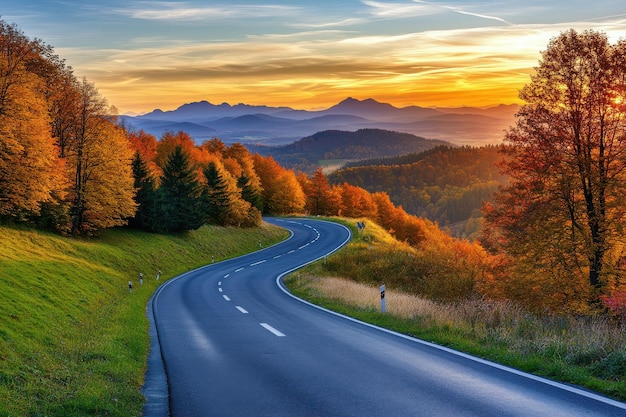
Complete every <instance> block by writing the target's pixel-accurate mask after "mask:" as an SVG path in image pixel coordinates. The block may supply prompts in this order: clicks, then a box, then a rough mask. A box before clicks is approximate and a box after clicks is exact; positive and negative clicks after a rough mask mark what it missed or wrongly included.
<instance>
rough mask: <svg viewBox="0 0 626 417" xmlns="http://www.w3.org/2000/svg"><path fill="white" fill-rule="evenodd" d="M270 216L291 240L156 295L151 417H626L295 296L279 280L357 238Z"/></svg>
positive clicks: (614, 405) (580, 395)
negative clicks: (321, 307)
mask: <svg viewBox="0 0 626 417" xmlns="http://www.w3.org/2000/svg"><path fill="white" fill-rule="evenodd" d="M268 221H270V222H272V223H275V224H278V225H280V226H283V227H285V228H287V229H289V230H290V231H291V232H292V236H291V238H290V239H288V240H286V241H285V242H282V243H280V244H278V245H275V246H272V247H269V248H266V249H264V250H260V251H258V252H255V253H252V254H249V255H246V256H243V257H240V258H236V259H232V260H228V261H224V262H219V263H215V264H212V265H209V266H208V267H205V268H201V269H198V270H195V271H191V272H189V273H187V274H184V275H182V276H180V277H179V278H176V279H174V280H170V281H169V282H167V283H166V284H164V285H163V286H161V287H160V289H159V290H158V291H157V292H156V293H155V295H154V297H153V300H152V303H151V305H150V311H149V314H150V315H151V317H152V321H153V325H154V326H153V333H152V335H153V349H152V354H151V359H150V362H149V364H148V373H147V376H146V386H145V388H144V393H145V394H146V397H147V399H148V403H147V406H146V408H145V409H144V415H145V416H146V417H153V416H158V415H163V416H167V415H168V412H169V413H170V415H171V416H174V417H194V416H202V417H228V416H236V417H257V416H258V417H262V416H271V417H279V416H281V417H282V416H284V417H306V416H316V417H317V416H319V417H322V416H323V417H341V416H354V417H366V416H382V417H386V416H390V417H391V416H394V417H395V416H481V417H485V416H507V417H508V416H533V417H537V416H549V417H556V416H564V417H565V416H566V417H572V416H585V417H588V416H603V417H608V416H626V404H624V403H620V402H617V401H612V400H609V399H606V398H604V397H601V396H599V395H596V394H594V393H590V392H587V391H583V390H580V389H577V388H574V387H568V386H565V385H562V384H558V383H554V382H551V381H548V380H545V379H542V378H537V377H534V376H530V375H528V374H525V373H522V372H519V371H515V370H512V369H510V368H506V367H503V366H499V365H496V364H493V363H491V362H487V361H483V360H480V359H477V358H473V357H471V356H468V355H464V354H460V353H458V352H454V351H452V350H449V349H445V348H441V347H438V346H435V345H432V344H430V343H427V342H422V341H419V340H417V339H413V338H410V337H406V336H402V335H398V334H396V333H393V332H389V331H385V330H382V329H379V328H376V327H374V326H370V325H366V324H363V323H360V322H357V321H354V320H350V319H347V318H345V317H342V316H340V315H337V314H334V313H331V312H328V311H326V310H323V309H320V308H317V307H315V306H312V305H310V304H308V303H305V302H302V301H300V300H298V299H296V298H294V297H293V296H291V295H289V294H288V292H287V291H286V290H284V289H283V288H282V287H281V285H280V277H281V276H283V275H284V274H285V273H287V272H288V271H291V270H293V269H295V268H298V267H300V266H302V265H304V264H306V263H308V262H311V261H312V260H315V259H320V258H323V257H324V256H325V255H326V254H328V253H330V252H332V251H334V250H336V248H338V247H340V246H342V245H343V244H344V243H346V242H347V240H348V239H349V238H350V233H349V231H348V230H347V229H346V228H344V227H343V226H340V225H337V224H334V223H329V222H324V221H317V220H311V219H292V220H289V219H268ZM387 302H388V303H390V302H392V300H388V301H387ZM157 336H158V337H157ZM162 363H163V364H164V365H165V366H164V370H165V372H161V369H163V367H162V366H161V365H162Z"/></svg>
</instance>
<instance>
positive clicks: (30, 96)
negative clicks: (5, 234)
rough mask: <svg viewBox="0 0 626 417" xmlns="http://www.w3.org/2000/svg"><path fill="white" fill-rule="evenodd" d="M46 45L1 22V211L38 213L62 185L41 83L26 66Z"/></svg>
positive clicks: (18, 215)
mask: <svg viewBox="0 0 626 417" xmlns="http://www.w3.org/2000/svg"><path fill="white" fill-rule="evenodd" d="M42 49H45V46H43V45H41V44H40V43H39V42H35V41H30V40H29V39H28V38H27V37H26V36H25V35H24V34H23V33H22V32H20V31H19V30H18V29H17V28H16V27H15V26H14V25H7V24H6V23H4V22H3V21H0V215H2V216H10V217H13V218H22V217H24V216H29V215H33V214H34V215H38V214H39V212H40V209H41V205H42V204H43V203H46V202H49V201H51V200H52V199H53V194H54V193H55V192H61V190H62V188H63V185H64V176H63V172H62V163H61V162H60V161H59V159H58V148H57V147H56V146H55V145H54V141H53V139H52V136H51V133H50V125H49V117H48V108H47V102H46V97H45V94H44V91H45V88H44V86H45V82H44V80H42V79H41V77H39V76H38V75H37V74H35V73H33V72H32V71H30V70H29V67H32V66H34V65H33V62H39V61H40V60H42V57H41V55H40V51H41V50H42Z"/></svg>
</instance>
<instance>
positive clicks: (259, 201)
mask: <svg viewBox="0 0 626 417" xmlns="http://www.w3.org/2000/svg"><path fill="white" fill-rule="evenodd" d="M237 187H239V189H241V198H243V199H244V200H245V201H247V202H249V203H250V204H252V207H256V209H257V210H259V211H260V212H261V213H262V212H263V196H262V195H261V191H260V190H259V189H258V188H256V187H254V186H252V184H251V181H250V178H248V176H247V175H246V173H245V172H242V173H241V176H240V177H239V178H238V179H237Z"/></svg>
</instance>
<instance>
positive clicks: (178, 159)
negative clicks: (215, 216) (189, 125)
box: [155, 146, 205, 232]
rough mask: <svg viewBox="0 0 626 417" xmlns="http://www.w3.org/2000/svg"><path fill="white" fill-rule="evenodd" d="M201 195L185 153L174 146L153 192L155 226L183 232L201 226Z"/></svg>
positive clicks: (179, 147) (202, 215)
mask: <svg viewBox="0 0 626 417" xmlns="http://www.w3.org/2000/svg"><path fill="white" fill-rule="evenodd" d="M201 194H202V187H201V185H200V183H199V181H198V176H197V174H196V171H195V169H194V166H193V164H192V162H191V158H190V156H189V154H188V153H187V152H186V151H185V150H184V149H183V148H182V146H176V148H175V149H174V151H173V152H172V153H171V154H170V155H169V156H168V158H167V162H166V164H165V167H164V169H163V177H162V180H161V186H160V187H159V189H158V192H157V199H158V201H157V218H155V229H156V230H157V231H161V232H183V231H187V230H194V229H197V228H199V227H200V226H202V224H203V223H204V218H205V215H204V213H203V212H202V205H201V201H200V197H201Z"/></svg>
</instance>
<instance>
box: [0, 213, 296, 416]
mask: <svg viewBox="0 0 626 417" xmlns="http://www.w3.org/2000/svg"><path fill="white" fill-rule="evenodd" d="M286 236H287V233H286V232H285V231H284V230H282V229H279V228H276V227H274V226H269V225H266V226H263V227H261V228H258V229H236V228H220V227H203V228H201V229H199V230H197V231H194V232H191V233H189V234H186V235H183V236H163V235H156V234H148V233H141V232H136V231H128V230H121V229H120V230H115V229H112V230H106V231H104V232H103V233H102V235H101V237H100V238H97V239H90V240H83V239H70V238H64V237H61V236H58V235H55V234H50V233H45V232H40V231H36V230H32V229H28V228H25V227H9V226H0V241H2V245H3V248H2V251H1V252H0V277H1V279H0V294H2V303H0V323H2V325H1V326H0V416H26V415H32V416H35V415H41V416H84V415H106V416H120V417H121V416H139V415H141V407H142V396H141V393H140V388H141V385H142V379H143V373H144V367H145V364H146V357H147V351H148V331H147V329H148V320H147V317H146V314H145V306H146V302H147V301H148V299H149V297H150V295H151V294H152V293H153V292H154V290H155V289H156V287H157V286H158V285H159V284H160V283H162V282H164V281H165V280H166V279H168V278H171V277H173V276H175V275H177V274H180V273H182V272H184V271H187V270H190V269H193V268H196V267H198V266H201V265H205V264H208V263H210V262H211V257H214V259H215V261H216V262H217V261H219V260H222V259H224V258H227V257H233V256H237V255H240V254H243V253H247V252H251V251H254V250H257V249H258V247H259V242H261V243H262V244H263V245H264V246H267V245H269V244H272V243H274V242H277V241H279V240H282V239H284V238H286ZM157 269H161V270H162V271H163V275H162V276H161V280H160V281H159V282H157V281H156V277H155V273H156V271H157ZM140 272H142V273H143V274H144V276H145V277H144V284H143V285H139V282H138V274H139V273H140ZM129 280H132V281H133V282H134V284H135V285H134V289H133V292H132V293H130V292H129V290H128V285H127V284H128V281H129Z"/></svg>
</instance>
